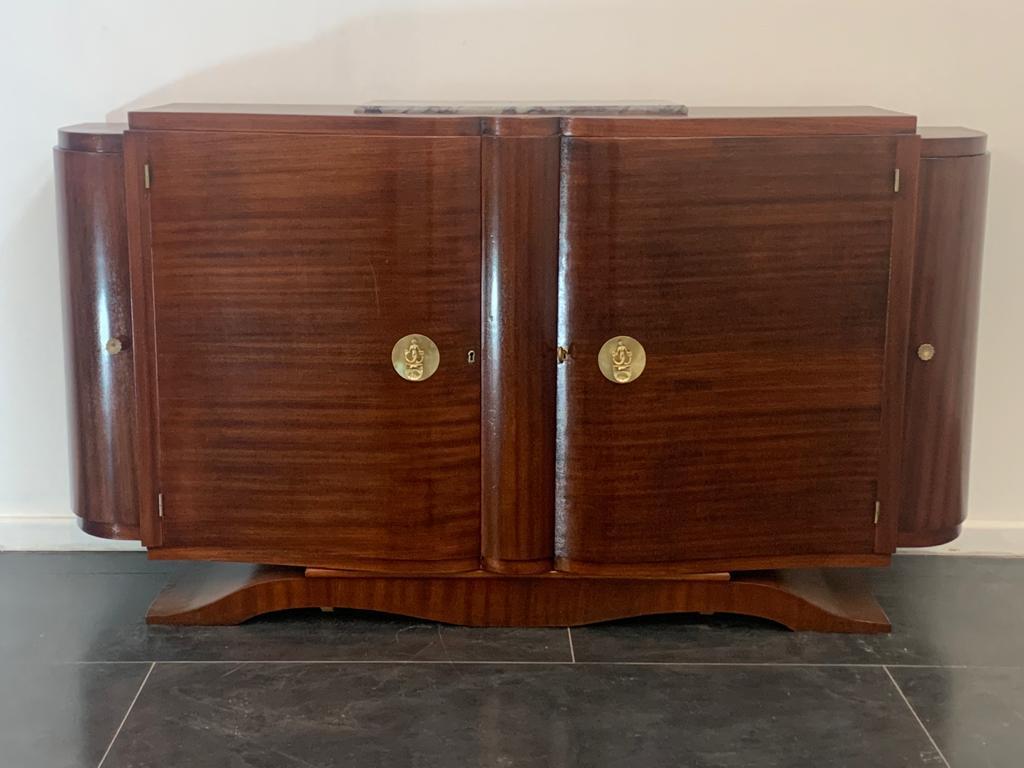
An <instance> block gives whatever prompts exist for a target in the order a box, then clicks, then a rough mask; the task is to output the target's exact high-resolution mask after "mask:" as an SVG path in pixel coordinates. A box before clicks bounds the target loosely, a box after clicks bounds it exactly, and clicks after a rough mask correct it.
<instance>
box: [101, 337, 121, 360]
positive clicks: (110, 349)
mask: <svg viewBox="0 0 1024 768" xmlns="http://www.w3.org/2000/svg"><path fill="white" fill-rule="evenodd" d="M103 348H104V349H105V350H107V354H109V355H117V354H120V352H121V350H122V349H124V345H123V344H122V343H121V340H120V339H119V338H117V337H116V336H114V337H113V338H111V339H107V343H106V344H104V345H103Z"/></svg>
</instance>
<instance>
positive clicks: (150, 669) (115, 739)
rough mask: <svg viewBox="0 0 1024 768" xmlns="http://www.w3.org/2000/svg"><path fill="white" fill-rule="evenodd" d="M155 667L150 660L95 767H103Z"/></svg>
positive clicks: (154, 663)
mask: <svg viewBox="0 0 1024 768" xmlns="http://www.w3.org/2000/svg"><path fill="white" fill-rule="evenodd" d="M154 667H156V662H155V661H153V662H150V664H149V669H148V670H147V671H146V676H145V677H144V678H142V683H141V684H140V685H139V690H137V691H136V692H135V698H134V699H132V703H131V704H129V705H128V711H127V712H125V713H124V717H123V718H121V724H120V725H119V726H117V730H116V731H114V738H112V739H111V740H110V743H109V744H107V751H106V752H104V753H103V757H101V758H100V762H99V765H97V766H96V768H103V763H104V762H106V760H107V755H109V754H110V750H111V749H112V748H113V747H114V742H115V741H117V737H118V736H120V735H121V729H122V728H124V724H125V723H126V722H128V715H130V714H131V713H132V708H133V707H134V706H135V702H136V701H138V700H139V694H141V693H142V689H143V688H145V687H146V682H147V681H148V680H149V676H150V675H151V674H153V668H154Z"/></svg>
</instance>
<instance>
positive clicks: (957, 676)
mask: <svg viewBox="0 0 1024 768" xmlns="http://www.w3.org/2000/svg"><path fill="white" fill-rule="evenodd" d="M891 672H892V674H893V676H894V677H895V679H896V681H897V682H898V683H899V685H900V688H901V689H902V690H903V693H904V694H905V695H906V697H907V699H908V700H909V701H910V703H911V705H912V706H913V707H914V711H915V712H917V715H918V717H920V718H921V720H922V722H923V723H924V724H925V726H926V727H927V728H928V731H929V733H931V735H932V737H933V738H934V739H935V742H936V743H937V744H938V746H939V749H941V750H942V753H943V754H944V755H945V756H946V759H947V760H948V761H949V764H950V766H951V767H952V768H982V767H984V768H1019V766H1021V765H1024V670H1021V669H920V668H919V669H893V670H891Z"/></svg>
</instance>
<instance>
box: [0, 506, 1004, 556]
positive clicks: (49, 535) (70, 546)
mask: <svg viewBox="0 0 1024 768" xmlns="http://www.w3.org/2000/svg"><path fill="white" fill-rule="evenodd" d="M141 549H142V548H141V547H140V546H139V545H138V544H136V543H134V542H131V541H110V540H108V539H99V538H96V537H95V536H90V535H89V534H87V533H84V532H83V531H82V530H81V529H80V528H79V527H78V524H77V522H76V521H75V518H74V517H72V516H70V515H3V514H0V552H2V551H5V550H6V551H37V552H74V551H83V552H86V551H102V550H118V551H129V552H131V551H141ZM901 551H903V552H919V553H926V554H947V555H1004V556H1012V557H1024V522H1008V521H1002V520H968V521H967V522H966V523H965V524H964V529H963V532H962V533H961V534H960V538H958V539H957V540H956V541H953V542H951V543H949V544H943V545H942V546H940V547H929V548H926V549H907V550H901Z"/></svg>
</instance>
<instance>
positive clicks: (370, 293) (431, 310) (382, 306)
mask: <svg viewBox="0 0 1024 768" xmlns="http://www.w3.org/2000/svg"><path fill="white" fill-rule="evenodd" d="M128 139H129V142H128V151H129V154H130V156H131V166H130V168H129V174H130V175H131V179H132V180H133V182H130V183H134V184H136V185H137V188H136V190H135V194H136V195H137V196H138V199H139V200H140V210H139V216H138V227H139V230H140V231H139V235H138V238H139V239H138V242H139V243H140V245H141V247H140V249H139V252H138V254H136V258H137V260H138V263H139V267H140V269H139V281H138V283H137V284H136V285H134V287H135V288H136V290H137V291H138V292H139V293H140V294H141V295H139V296H137V297H136V298H137V301H139V302H141V303H142V304H143V305H144V306H145V307H147V308H148V310H149V311H150V313H151V315H150V317H149V318H148V322H149V323H150V329H149V333H148V338H147V345H148V351H147V359H148V368H147V370H146V377H145V382H146V383H145V384H144V387H146V388H147V389H148V392H149V394H148V401H149V402H151V403H152V404H153V406H154V407H153V409H152V412H151V413H150V414H148V416H146V417H145V418H144V421H146V423H147V429H146V433H147V434H148V435H150V436H151V439H152V444H153V445H154V446H155V447H156V451H155V455H154V456H153V457H152V462H153V465H154V467H153V468H154V471H153V477H154V478H155V483H154V485H155V487H154V488H153V489H152V492H153V495H154V496H155V495H156V494H160V495H161V496H162V515H161V512H160V511H157V510H151V514H152V517H151V520H155V521H156V523H157V525H156V531H155V532H154V533H155V535H154V538H156V539H158V542H159V548H157V549H154V550H153V551H154V555H155V556H157V557H187V558H204V559H225V560H245V561H253V562H266V563H284V564H295V565H305V566H321V567H336V568H369V569H372V568H379V567H386V568H387V569H389V570H392V571H394V570H402V569H403V568H404V569H408V570H417V571H451V570H464V569H469V568H475V567H477V564H478V562H479V551H480V470H479V462H480V375H479V365H478V364H477V363H476V358H477V357H478V351H479V343H480V181H479V178H480V172H479V164H480V145H479V138H477V137H380V136H377V137H372V138H368V137H365V136H342V135H329V134H298V133H292V134H273V133H231V132H216V133H203V132H192V131H179V132H175V131H167V132H137V131H133V132H130V133H129V136H128ZM147 165H148V171H147V170H146V166H147ZM140 178H148V180H149V182H150V186H149V188H148V189H147V188H145V187H144V185H142V184H140V182H139V179H140ZM413 339H415V342H414V341H413ZM400 340H401V341H402V344H400V345H399V346H398V347H396V344H398V343H399V341H400ZM432 344H433V345H436V351H435V348H434V346H432ZM396 350H397V351H396ZM470 351H476V352H477V354H475V355H470V354H469V353H470ZM393 352H394V354H395V355H396V357H394V359H393ZM438 355H439V357H438ZM400 373H401V374H403V375H400ZM150 504H151V505H152V500H150ZM154 513H155V514H154Z"/></svg>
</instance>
